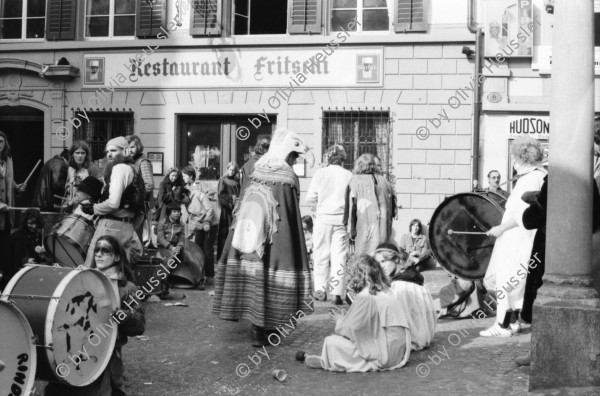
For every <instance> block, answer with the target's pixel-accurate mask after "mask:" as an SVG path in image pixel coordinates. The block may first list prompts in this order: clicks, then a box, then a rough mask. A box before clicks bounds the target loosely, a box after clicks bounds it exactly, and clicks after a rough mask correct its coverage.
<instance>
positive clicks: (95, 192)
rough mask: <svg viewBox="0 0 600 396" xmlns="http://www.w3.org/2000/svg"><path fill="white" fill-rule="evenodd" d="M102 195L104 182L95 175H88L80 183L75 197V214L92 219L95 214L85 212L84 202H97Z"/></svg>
mask: <svg viewBox="0 0 600 396" xmlns="http://www.w3.org/2000/svg"><path fill="white" fill-rule="evenodd" d="M101 196H102V182H101V181H100V180H98V179H96V177H94V176H88V177H86V178H85V179H83V180H82V181H81V183H79V187H78V188H77V191H76V192H75V196H74V197H73V205H75V209H74V210H73V214H74V215H78V216H83V217H85V218H86V219H88V220H92V219H93V217H94V215H90V214H87V213H84V212H83V210H82V208H81V205H82V204H95V203H97V202H98V200H99V199H100V197H101Z"/></svg>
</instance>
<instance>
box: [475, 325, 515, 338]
mask: <svg viewBox="0 0 600 396" xmlns="http://www.w3.org/2000/svg"><path fill="white" fill-rule="evenodd" d="M512 334H513V333H512V331H510V330H509V329H503V328H502V327H500V325H499V324H498V323H495V324H494V325H493V326H492V327H490V328H489V329H487V330H483V331H480V332H479V335H480V336H481V337H510V336H512Z"/></svg>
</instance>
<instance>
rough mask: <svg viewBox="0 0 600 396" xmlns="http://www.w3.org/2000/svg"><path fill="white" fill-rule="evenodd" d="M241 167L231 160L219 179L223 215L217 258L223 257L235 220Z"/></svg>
mask: <svg viewBox="0 0 600 396" xmlns="http://www.w3.org/2000/svg"><path fill="white" fill-rule="evenodd" d="M239 173H240V168H239V167H238V165H237V163H235V162H230V163H228V164H227V171H226V173H225V175H223V177H221V178H220V179H219V186H218V188H217V191H218V194H219V205H220V206H221V216H220V219H219V234H218V237H217V258H220V257H221V253H223V248H224V247H225V241H226V240H227V235H229V228H230V227H231V222H232V221H233V208H235V205H236V204H237V202H238V199H239V198H240V181H239Z"/></svg>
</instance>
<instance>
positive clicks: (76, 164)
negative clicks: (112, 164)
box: [65, 140, 100, 202]
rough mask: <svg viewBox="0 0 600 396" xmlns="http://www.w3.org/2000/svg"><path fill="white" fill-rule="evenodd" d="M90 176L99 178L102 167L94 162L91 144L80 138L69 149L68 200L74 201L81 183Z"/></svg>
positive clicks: (66, 186)
mask: <svg viewBox="0 0 600 396" xmlns="http://www.w3.org/2000/svg"><path fill="white" fill-rule="evenodd" d="M88 176H93V177H95V178H96V179H99V178H100V169H99V168H98V167H97V166H96V165H95V164H93V163H92V150H91V149H90V146H89V145H88V144H87V143H86V142H84V141H83V140H78V141H76V142H73V144H72V145H71V148H70V149H69V170H68V173H67V183H66V185H65V191H66V198H67V199H68V202H73V199H74V198H75V193H76V192H77V187H78V186H79V183H81V181H82V180H83V179H85V178H86V177H88Z"/></svg>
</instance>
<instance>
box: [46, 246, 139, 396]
mask: <svg viewBox="0 0 600 396" xmlns="http://www.w3.org/2000/svg"><path fill="white" fill-rule="evenodd" d="M92 251H93V252H94V254H93V256H92V261H93V267H94V268H98V269H99V270H100V271H101V272H102V273H103V274H104V275H105V276H106V277H107V278H108V279H111V280H113V281H114V282H116V283H117V285H118V290H119V296H120V298H121V308H120V310H118V311H117V312H119V311H120V312H122V313H123V314H125V315H126V317H125V318H124V319H123V320H120V321H119V326H118V335H117V342H116V344H115V349H114V350H113V353H112V357H111V359H110V362H109V364H108V366H107V367H106V368H105V369H104V372H103V373H102V375H100V377H99V378H98V379H97V380H96V381H94V382H92V383H91V384H89V385H87V386H84V387H74V386H72V385H69V384H65V383H56V382H51V383H49V384H48V386H46V389H45V390H44V396H54V395H56V396H75V395H77V396H79V395H80V396H89V395H125V394H126V393H125V376H124V373H125V368H124V366H123V359H122V351H121V348H122V347H123V345H125V344H126V343H127V337H134V336H138V335H142V334H144V331H145V328H146V317H145V313H144V310H143V308H142V307H141V305H140V304H139V301H137V300H136V299H135V297H134V296H137V295H138V287H137V286H136V285H134V284H133V283H132V279H131V278H129V277H128V276H127V275H126V274H127V272H126V271H125V269H126V268H127V267H129V264H128V262H127V256H126V255H125V252H124V250H123V247H122V246H121V244H120V243H119V241H117V239H116V238H114V237H113V236H110V235H104V236H102V237H100V238H98V241H97V242H96V243H95V244H94V245H92ZM118 316H119V317H121V314H118Z"/></svg>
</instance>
